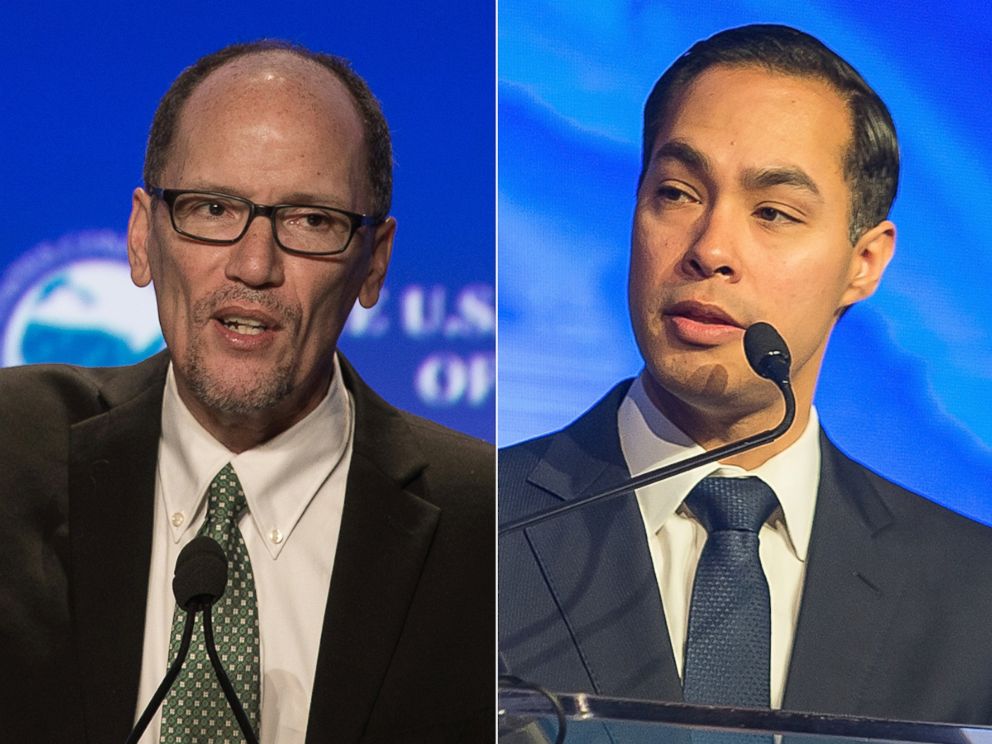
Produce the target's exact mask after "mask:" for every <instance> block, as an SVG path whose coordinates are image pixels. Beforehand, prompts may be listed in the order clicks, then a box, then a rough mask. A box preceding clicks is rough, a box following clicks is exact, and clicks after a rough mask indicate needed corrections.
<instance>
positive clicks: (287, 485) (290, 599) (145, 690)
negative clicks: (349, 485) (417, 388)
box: [135, 356, 354, 744]
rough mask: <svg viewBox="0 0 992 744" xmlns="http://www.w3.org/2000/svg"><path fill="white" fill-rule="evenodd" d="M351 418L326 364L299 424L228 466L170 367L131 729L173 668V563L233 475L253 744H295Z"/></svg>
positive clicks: (153, 738)
mask: <svg viewBox="0 0 992 744" xmlns="http://www.w3.org/2000/svg"><path fill="white" fill-rule="evenodd" d="M353 408H354V406H353V402H352V400H351V395H350V394H349V393H348V390H347V389H346V388H345V386H344V383H343V382H342V381H341V369H340V366H339V364H338V360H337V356H335V359H334V376H333V379H332V381H331V384H330V388H329V390H328V393H327V395H326V396H325V398H324V399H323V401H322V402H321V403H320V404H319V405H318V406H317V407H316V408H315V409H314V410H313V411H311V412H310V413H309V414H308V415H307V416H306V418H304V419H303V420H302V421H300V422H298V423H297V424H295V425H294V426H293V427H292V428H290V429H288V430H287V431H285V432H283V433H282V434H280V435H279V436H277V437H275V438H274V439H272V440H270V441H268V442H266V443H265V444H263V445H261V446H259V447H256V448H254V449H251V450H247V451H245V452H242V453H241V454H234V453H232V452H231V451H229V450H228V449H227V448H226V447H224V446H223V445H222V444H220V442H218V441H217V440H216V439H214V438H213V437H212V436H211V435H210V434H209V433H207V431H206V430H205V429H204V428H203V427H202V426H200V424H199V423H198V422H197V421H196V419H194V418H193V415H192V414H191V413H190V412H189V409H187V408H186V406H185V404H184V403H183V402H182V399H181V398H180V397H179V393H178V390H177V388H176V381H175V377H174V375H173V371H172V367H171V366H170V367H169V372H168V377H167V379H166V385H165V395H164V398H163V401H162V437H161V439H160V440H159V448H158V470H157V477H156V484H155V521H154V525H155V526H154V533H153V536H152V562H151V570H150V571H149V575H148V600H147V605H146V614H145V637H144V648H143V656H142V663H141V684H140V690H139V696H138V707H137V710H136V712H135V719H137V717H138V715H140V714H141V711H142V710H144V707H145V705H146V704H147V702H148V700H149V699H150V698H151V696H152V694H154V691H155V689H156V688H157V687H158V685H159V683H160V682H161V679H162V677H163V675H164V674H165V670H166V669H167V668H168V666H169V664H170V663H171V662H172V659H171V658H170V657H169V654H168V649H169V638H170V634H171V631H172V619H173V613H174V611H175V597H174V596H173V593H172V575H173V571H174V567H175V564H176V558H177V557H178V555H179V551H180V550H182V548H183V547H184V546H185V545H186V543H188V542H189V541H190V540H192V539H193V537H195V536H196V534H197V531H198V530H199V528H200V526H201V525H202V524H203V520H204V518H205V516H206V502H207V499H206V493H207V487H208V486H209V484H210V482H211V481H212V480H213V478H214V476H215V475H217V473H218V472H219V471H220V470H221V468H223V467H224V465H226V464H227V463H231V464H232V465H233V466H234V470H235V472H236V473H237V475H238V479H239V480H240V481H241V485H242V487H243V488H244V491H245V497H246V499H247V502H248V511H246V512H245V513H244V515H243V516H242V518H241V521H240V522H239V525H238V526H239V528H240V529H241V534H242V536H243V538H244V541H245V545H246V547H247V549H248V555H249V557H250V559H251V564H252V573H253V574H254V577H255V589H256V595H257V598H258V621H259V645H260V652H261V666H260V669H261V674H262V680H261V686H262V689H261V736H260V742H261V744H275V742H279V744H303V741H304V737H305V736H306V726H307V718H308V715H309V711H310V697H311V692H312V688H313V680H314V674H315V671H316V665H317V651H318V648H319V646H320V640H321V630H322V627H323V619H324V607H325V605H326V602H327V591H328V586H329V584H330V578H331V570H332V568H333V565H334V552H335V549H336V547H337V540H338V533H339V531H340V528H341V512H342V509H343V506H344V494H345V483H346V481H347V477H348V468H349V465H350V463H351V451H352V443H353V439H354V413H353ZM232 715H233V714H232ZM160 727H161V711H160V712H159V713H158V714H157V715H156V716H155V719H154V720H153V721H152V723H151V725H149V727H148V730H147V731H146V733H145V735H144V736H143V737H142V739H141V744H154V743H155V742H158V740H159V731H160Z"/></svg>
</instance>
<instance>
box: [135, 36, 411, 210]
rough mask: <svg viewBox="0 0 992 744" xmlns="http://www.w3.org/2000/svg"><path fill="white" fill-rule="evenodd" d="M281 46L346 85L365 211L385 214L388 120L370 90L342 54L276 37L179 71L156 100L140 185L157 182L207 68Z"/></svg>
mask: <svg viewBox="0 0 992 744" xmlns="http://www.w3.org/2000/svg"><path fill="white" fill-rule="evenodd" d="M273 51H281V52H288V53H290V54H294V55H296V56H297V57H300V58H302V59H306V60H310V61H311V62H315V63H317V64H318V65H320V66H321V67H323V68H325V69H327V70H328V71H330V72H331V73H332V74H333V75H334V76H335V77H336V78H337V79H338V80H340V81H341V83H342V84H343V85H344V87H345V88H346V89H347V90H348V92H349V93H350V94H351V97H352V99H354V101H355V107H356V108H357V109H358V113H359V116H360V117H361V119H362V125H363V127H364V135H365V148H366V153H367V157H368V164H367V177H368V182H369V186H370V188H371V190H372V209H371V216H373V217H379V218H384V217H386V215H388V214H389V208H390V205H391V202H392V192H393V151H392V145H391V142H390V136H389V125H388V124H387V123H386V118H385V116H383V113H382V106H381V105H380V104H379V101H378V100H377V99H376V97H375V96H374V95H373V94H372V91H371V90H370V89H369V86H368V84H367V83H366V82H365V80H363V79H362V78H361V76H359V75H358V73H356V72H355V71H354V70H353V69H352V68H351V64H350V63H349V62H348V61H347V60H346V59H344V58H342V57H336V56H334V55H332V54H324V53H322V52H313V51H311V50H309V49H307V48H306V47H303V46H300V45H298V44H293V43H290V42H288V41H281V40H278V39H262V40H260V41H252V42H246V43H241V44H231V45H230V46H226V47H224V48H223V49H220V50H218V51H216V52H213V53H212V54H208V55H206V56H205V57H201V58H200V59H198V60H197V61H196V62H195V63H193V64H192V65H191V66H190V67H187V68H186V69H185V70H183V71H182V73H180V75H179V77H177V78H176V79H175V80H174V81H173V82H172V85H170V86H169V89H168V90H167V91H166V93H165V95H164V96H162V100H161V101H159V104H158V108H157V109H156V111H155V117H154V118H153V119H152V126H151V130H150V132H149V134H148V147H147V149H146V150H145V168H144V173H143V178H144V181H145V188H146V189H147V188H149V187H151V186H162V185H163V184H161V183H160V182H159V180H160V179H161V177H162V173H163V171H164V170H165V163H166V160H167V158H168V157H169V152H170V150H171V149H172V144H173V140H174V139H175V134H176V127H177V126H178V123H179V118H180V116H181V115H182V110H183V107H184V106H185V104H186V102H187V101H188V100H189V98H190V96H191V95H193V92H194V91H195V90H196V89H197V87H198V86H199V85H200V83H202V82H203V81H204V80H205V79H206V78H207V77H208V76H209V75H210V73H212V72H214V71H215V70H217V69H219V68H221V67H223V66H224V65H226V64H227V63H229V62H232V61H234V60H236V59H240V58H242V57H247V56H249V55H252V54H263V53H265V52H273Z"/></svg>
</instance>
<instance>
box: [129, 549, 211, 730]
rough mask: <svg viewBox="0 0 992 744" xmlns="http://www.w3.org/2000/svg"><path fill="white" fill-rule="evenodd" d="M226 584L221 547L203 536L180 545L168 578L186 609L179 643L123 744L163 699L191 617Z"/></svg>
mask: <svg viewBox="0 0 992 744" xmlns="http://www.w3.org/2000/svg"><path fill="white" fill-rule="evenodd" d="M226 586H227V557H226V556H225V555H224V550H223V549H222V548H221V547H220V545H218V544H217V541H216V540H213V539H211V538H209V537H207V536H206V535H199V536H197V537H194V538H193V539H192V540H190V541H189V543H188V544H187V545H186V547H184V548H183V549H182V550H181V551H180V553H179V557H178V558H177V559H176V571H175V575H174V576H173V578H172V593H173V594H175V596H176V603H177V604H178V605H179V606H180V607H182V608H183V609H184V610H186V624H185V625H183V635H182V638H181V639H180V642H179V652H178V653H177V654H176V659H175V661H173V662H172V665H171V666H170V667H169V669H168V671H167V672H166V673H165V677H163V678H162V683H161V684H160V685H159V686H158V689H157V690H155V694H154V695H152V699H151V700H149V701H148V705H146V706H145V709H144V711H143V712H142V713H141V717H140V718H139V719H138V722H137V723H135V724H134V728H133V729H131V734H130V736H128V737H127V741H126V742H125V744H137V741H138V739H140V738H141V735H142V734H143V733H145V729H146V728H148V724H149V723H150V722H151V720H152V716H154V715H155V711H157V710H158V707H159V706H160V705H161V704H162V701H163V700H165V696H166V695H167V694H168V693H169V689H170V688H171V687H172V684H173V683H174V682H175V681H176V677H178V676H179V670H180V669H182V666H183V662H184V661H186V656H187V655H188V654H189V644H190V641H191V640H192V638H193V626H194V622H193V619H194V618H195V617H196V613H197V612H199V611H200V610H206V609H208V608H209V607H210V605H212V604H213V603H214V602H216V601H217V600H218V599H220V597H221V595H223V594H224V588H225V587H226Z"/></svg>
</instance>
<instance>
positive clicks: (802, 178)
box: [741, 166, 822, 199]
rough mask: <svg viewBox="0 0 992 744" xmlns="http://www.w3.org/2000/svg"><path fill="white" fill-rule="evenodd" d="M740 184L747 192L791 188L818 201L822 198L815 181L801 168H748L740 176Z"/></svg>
mask: <svg viewBox="0 0 992 744" xmlns="http://www.w3.org/2000/svg"><path fill="white" fill-rule="evenodd" d="M741 184H742V185H743V186H744V188H745V189H747V190H749V191H760V190H761V189H768V188H771V187H773V186H793V187H795V188H798V189H803V190H804V191H808V192H809V193H810V194H811V195H812V196H815V197H817V198H818V199H820V198H822V197H821V194H820V189H819V187H818V186H817V185H816V181H814V180H813V179H812V178H811V177H810V175H809V174H808V173H807V172H806V171H804V170H803V169H802V168H798V167H793V166H783V167H781V168H748V169H747V170H746V171H744V173H743V175H742V176H741Z"/></svg>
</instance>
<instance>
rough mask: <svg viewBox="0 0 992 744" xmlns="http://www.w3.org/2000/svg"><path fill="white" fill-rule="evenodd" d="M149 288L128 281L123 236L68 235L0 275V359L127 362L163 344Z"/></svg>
mask: <svg viewBox="0 0 992 744" xmlns="http://www.w3.org/2000/svg"><path fill="white" fill-rule="evenodd" d="M164 346H165V342H164V341H163V340H162V334H161V331H160V330H159V324H158V314H157V311H156V307H155V294H154V292H153V291H152V290H151V288H150V287H145V288H139V287H135V286H134V284H132V282H131V278H130V271H129V268H128V263H127V243H126V239H125V238H124V236H122V235H119V234H118V233H115V232H113V231H111V230H101V231H85V232H76V233H70V234H69V235H66V236H65V237H63V238H61V239H60V240H58V241H56V242H54V243H47V242H46V243H41V244H39V245H37V246H35V247H34V248H32V249H30V250H29V251H27V252H26V253H24V254H23V255H21V256H19V257H18V258H17V260H16V261H14V263H13V264H11V265H10V266H9V267H8V268H7V269H6V270H5V271H4V272H3V274H0V365H2V366H11V365H15V364H35V363H41V362H61V363H66V364H78V365H83V366H88V367H93V366H117V365H123V364H134V363H135V362H139V361H141V360H142V359H144V358H146V357H148V356H150V355H151V354H154V353H155V352H157V351H159V350H161V349H162V348H164Z"/></svg>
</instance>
